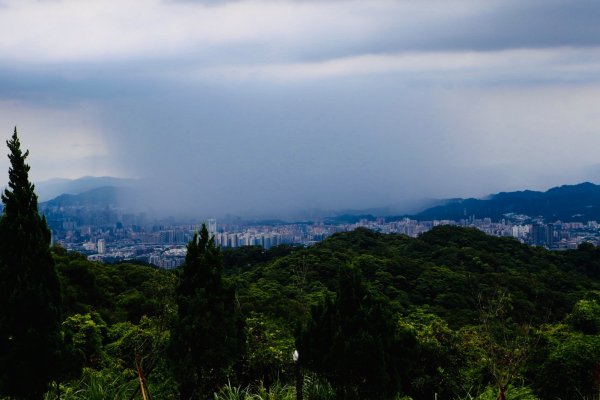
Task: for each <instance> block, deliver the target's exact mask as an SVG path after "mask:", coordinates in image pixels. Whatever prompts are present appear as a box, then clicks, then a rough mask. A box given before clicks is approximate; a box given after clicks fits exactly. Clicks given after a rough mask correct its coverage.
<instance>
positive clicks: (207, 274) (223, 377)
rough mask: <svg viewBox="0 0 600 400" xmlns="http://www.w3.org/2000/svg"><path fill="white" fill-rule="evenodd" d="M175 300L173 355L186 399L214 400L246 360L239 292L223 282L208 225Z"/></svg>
mask: <svg viewBox="0 0 600 400" xmlns="http://www.w3.org/2000/svg"><path fill="white" fill-rule="evenodd" d="M176 296H177V297H176V298H177V305H178V307H179V310H178V314H179V315H178V317H179V318H178V319H177V322H176V323H175V326H174V327H173V330H172V334H171V357H172V365H173V370H174V372H175V374H176V375H177V378H178V380H179V384H180V385H179V389H180V395H181V399H185V400H188V399H205V398H212V396H213V394H212V393H213V391H215V390H217V389H218V386H219V385H220V384H224V383H226V382H227V379H228V378H230V377H231V376H230V375H231V373H232V372H233V370H232V368H233V366H234V365H235V363H236V361H237V360H239V359H241V357H242V351H243V347H244V336H243V335H244V333H243V320H242V318H241V315H240V311H239V307H238V306H237V305H236V301H235V292H234V290H233V288H231V287H229V286H228V285H227V283H226V282H224V280H223V260H222V255H221V252H220V251H219V249H218V248H217V247H216V246H215V244H214V240H213V238H209V234H208V230H207V229H206V226H205V225H202V229H201V230H200V235H198V234H195V235H194V237H193V239H192V240H191V241H190V242H189V243H188V246H187V255H186V258H185V264H184V266H183V271H182V275H181V278H180V282H179V286H178V287H177V295H176Z"/></svg>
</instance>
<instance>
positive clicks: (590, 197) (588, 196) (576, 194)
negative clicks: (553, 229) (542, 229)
mask: <svg viewBox="0 0 600 400" xmlns="http://www.w3.org/2000/svg"><path fill="white" fill-rule="evenodd" d="M510 213H512V214H524V215H528V216H530V217H543V218H544V220H546V221H548V222H550V221H557V220H561V221H590V220H597V221H599V220H600V186H599V185H595V184H593V183H590V182H585V183H580V184H578V185H564V186H560V187H555V188H552V189H550V190H547V191H545V192H536V191H532V190H525V191H519V192H502V193H498V194H494V195H491V196H489V197H488V198H486V199H472V198H471V199H450V200H446V202H445V203H444V204H442V205H438V206H436V207H431V208H428V209H426V210H425V211H422V212H420V213H418V214H416V215H414V216H413V217H414V218H416V219H420V220H433V219H450V220H460V219H463V218H469V217H471V216H473V215H474V216H475V217H476V218H484V217H490V218H491V219H492V220H500V219H502V218H504V216H505V215H506V214H510Z"/></svg>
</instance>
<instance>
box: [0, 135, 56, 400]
mask: <svg viewBox="0 0 600 400" xmlns="http://www.w3.org/2000/svg"><path fill="white" fill-rule="evenodd" d="M6 143H7V145H8V148H9V150H10V154H9V155H8V158H9V159H10V168H9V171H8V173H9V183H8V188H6V189H5V190H4V193H3V194H2V202H3V203H4V210H3V214H2V216H1V217H0V394H1V395H6V396H12V397H14V398H17V399H40V398H42V396H43V393H44V392H45V391H46V390H47V387H48V383H49V382H50V381H51V380H52V378H53V374H54V371H57V370H58V360H59V354H60V353H59V352H60V343H61V342H60V321H61V315H60V314H61V313H60V304H61V294H60V284H59V280H58V276H57V274H56V269H55V266H54V261H53V259H52V255H51V254H50V247H49V246H50V231H49V229H48V226H47V224H46V220H45V218H44V217H41V216H40V215H39V212H38V204H37V196H36V194H35V192H34V185H33V184H32V183H31V182H30V181H29V165H27V164H26V163H25V159H26V158H27V156H28V155H29V151H26V152H25V153H23V152H22V151H21V144H20V142H19V138H18V137H17V129H16V128H15V131H14V134H13V136H12V138H11V140H8V141H7V142H6Z"/></svg>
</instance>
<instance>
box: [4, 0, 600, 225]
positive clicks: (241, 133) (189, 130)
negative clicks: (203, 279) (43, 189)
mask: <svg viewBox="0 0 600 400" xmlns="http://www.w3.org/2000/svg"><path fill="white" fill-rule="evenodd" d="M598 16H600V3H598V2H595V1H585V0H584V1H577V2H570V1H556V0H544V1H541V0H540V1H538V0H530V1H487V2H483V1H475V0H472V1H466V0H465V1H459V0H457V1H435V0H425V1H419V2H413V1H377V0H376V1H325V2H320V1H319V2H317V1H239V2H235V1H230V2H220V1H209V2H206V1H204V2H202V1H200V2H198V1H169V2H160V1H157V0H145V1H137V0H124V1H122V2H119V3H118V4H117V3H114V4H110V3H107V2H103V1H89V2H78V1H70V0H69V1H52V2H36V1H19V2H17V1H7V2H4V5H3V8H2V9H0V102H1V104H3V107H2V108H1V109H0V120H1V121H4V125H5V127H6V129H5V131H6V136H8V135H9V134H10V132H11V128H12V126H13V125H15V124H16V125H19V128H20V130H21V132H22V135H23V141H24V143H25V145H27V146H28V147H30V148H31V152H32V156H31V163H32V172H33V173H34V176H37V177H39V179H46V178H50V177H52V176H67V177H75V176H81V175H89V174H95V175H104V174H113V175H115V174H116V175H120V176H129V177H139V178H142V179H144V180H145V182H147V183H148V185H147V190H146V191H145V196H144V199H143V201H142V200H140V206H141V205H144V206H147V207H150V208H154V209H163V210H166V211H168V212H172V213H180V214H194V215H198V216H204V217H205V216H210V215H220V214H224V213H227V212H230V213H245V214H254V215H258V214H261V215H262V214H286V213H289V212H294V211H297V210H300V209H307V208H325V209H330V208H338V209H339V208H367V207H373V206H380V205H387V204H394V203H398V202H402V201H406V200H411V199H417V198H425V197H443V196H466V195H484V194H486V193H488V192H495V191H499V190H512V189H519V188H525V187H526V188H544V187H547V186H551V185H556V184H562V183H571V182H575V181H579V180H583V179H588V180H594V179H596V178H597V176H596V175H595V174H596V172H597V168H593V166H594V165H596V164H597V160H598V156H597V152H596V151H595V150H594V149H595V148H598V145H600V137H599V135H598V126H600V114H599V113H598V112H597V111H596V109H597V107H595V104H597V102H598V99H599V96H600V43H599V42H600V26H599V25H598V24H597V21H598ZM50 143H51V144H50ZM3 165H5V164H3Z"/></svg>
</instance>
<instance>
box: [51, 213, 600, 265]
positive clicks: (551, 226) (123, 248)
mask: <svg viewBox="0 0 600 400" xmlns="http://www.w3.org/2000/svg"><path fill="white" fill-rule="evenodd" d="M113 216H114V217H115V218H114V219H116V220H117V221H116V222H115V223H112V224H109V223H106V220H105V221H104V223H103V224H102V225H93V224H86V225H82V226H79V225H78V223H77V222H75V221H71V220H66V221H62V222H61V223H60V224H56V221H54V223H52V221H50V223H51V228H52V234H53V242H54V243H57V244H59V245H61V246H63V247H65V248H66V249H67V250H71V251H77V252H81V253H83V254H86V255H87V256H88V258H89V259H90V260H98V261H105V262H119V261H142V262H147V263H150V264H153V265H156V266H158V267H160V268H165V269H172V268H176V267H178V266H180V265H181V264H182V263H183V261H184V260H185V255H186V244H187V243H188V242H189V241H190V240H191V239H192V237H193V235H194V232H198V231H199V230H200V228H201V223H198V224H175V223H171V224H152V225H150V224H144V220H145V219H146V217H145V215H143V214H140V215H139V216H138V217H135V216H134V215H131V214H124V215H121V216H120V217H119V216H118V214H117V212H116V211H115V213H114V215H113ZM356 219H357V220H356V221H353V222H344V223H340V222H332V221H329V222H327V221H304V222H293V223H277V224H261V223H245V222H236V223H223V224H218V222H217V220H216V219H208V220H207V221H206V225H207V228H208V230H209V234H210V235H211V237H214V240H215V244H216V245H217V246H219V247H221V248H223V249H227V248H237V247H242V246H261V247H262V248H264V249H266V250H268V249H270V248H272V247H273V246H278V245H281V244H289V245H299V246H311V245H313V244H315V243H317V242H320V241H322V240H324V239H325V238H327V237H328V236H331V235H333V234H334V233H338V232H347V231H352V230H354V229H356V228H359V227H364V228H368V229H371V230H373V231H376V232H381V233H395V234H404V235H407V236H410V237H417V236H419V235H420V234H422V233H425V232H427V231H429V230H430V229H432V228H434V227H436V226H439V225H457V226H462V227H473V228H477V229H479V230H481V231H483V232H485V233H486V234H488V235H493V236H500V237H513V238H515V239H517V240H519V241H520V242H522V243H526V244H529V245H534V246H544V247H546V248H548V249H551V250H566V249H575V248H577V246H579V245H580V244H581V243H583V242H590V243H592V244H594V245H598V243H599V242H600V225H599V224H598V222H597V221H588V222H587V223H583V222H562V221H555V222H552V223H546V222H544V221H543V220H542V219H540V218H537V219H536V218H531V217H529V216H526V215H515V214H507V215H505V218H503V219H502V220H500V221H492V219H491V218H476V217H475V216H471V217H470V218H466V219H461V220H458V221H454V220H431V221H419V220H416V219H411V218H391V219H386V218H385V217H377V218H376V217H370V216H369V217H367V218H362V219H360V218H356Z"/></svg>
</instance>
